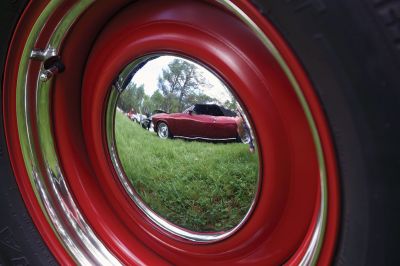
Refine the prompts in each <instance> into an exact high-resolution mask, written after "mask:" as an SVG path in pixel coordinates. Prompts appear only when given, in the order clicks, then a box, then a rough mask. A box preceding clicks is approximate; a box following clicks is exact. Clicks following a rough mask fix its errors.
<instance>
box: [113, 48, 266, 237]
mask: <svg viewBox="0 0 400 266" xmlns="http://www.w3.org/2000/svg"><path fill="white" fill-rule="evenodd" d="M117 80H118V82H116V83H115V84H114V85H113V86H112V87H113V88H112V90H111V95H110V100H109V104H108V111H107V112H108V117H112V118H109V119H108V121H107V131H108V143H109V149H110V152H111V154H112V161H113V163H114V166H115V168H116V172H117V174H118V175H119V178H120V180H121V182H122V184H123V185H124V187H125V189H126V191H127V193H128V194H129V195H130V196H131V198H132V200H133V201H134V202H135V203H136V204H137V205H138V206H139V207H140V209H141V210H142V211H143V212H144V213H145V215H147V216H148V217H149V218H150V219H151V220H152V221H153V222H155V223H156V224H157V225H158V226H160V227H161V228H163V229H164V230H167V231H169V232H170V233H173V234H175V235H177V236H180V237H182V238H185V239H189V240H192V241H198V242H210V241H218V240H220V239H223V238H225V237H227V236H229V235H231V234H232V233H233V232H234V231H236V230H237V229H238V228H239V227H240V226H241V225H242V224H243V223H244V222H245V220H246V219H245V218H246V217H247V216H248V215H249V214H250V211H251V209H252V206H253V202H254V199H255V194H256V192H257V184H258V175H259V174H258V171H259V160H258V153H257V152H254V151H255V150H256V145H255V138H254V134H253V131H252V128H251V124H250V122H249V119H248V118H247V117H246V114H245V112H244V111H243V110H244V109H243V108H242V107H241V105H240V103H239V102H238V100H237V99H236V98H235V96H233V95H232V94H231V92H230V90H229V89H228V88H227V86H226V85H225V84H224V83H223V82H222V81H221V79H219V78H218V77H217V76H216V75H215V74H213V73H212V72H210V71H209V70H207V69H206V68H204V67H202V66H200V65H199V64H197V63H195V62H193V61H190V60H187V59H184V58H182V57H178V56H171V55H153V56H147V57H143V58H141V59H138V60H136V61H134V62H133V63H131V64H130V65H128V66H127V67H126V68H125V69H124V70H123V71H122V72H121V74H120V76H119V77H118V79H117ZM110 127H111V128H110ZM112 127H114V128H112ZM116 152H118V153H116Z"/></svg>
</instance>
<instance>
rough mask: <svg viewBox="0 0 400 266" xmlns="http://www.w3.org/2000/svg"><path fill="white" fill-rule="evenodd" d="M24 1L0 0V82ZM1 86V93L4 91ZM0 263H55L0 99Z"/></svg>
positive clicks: (1, 82)
mask: <svg viewBox="0 0 400 266" xmlns="http://www.w3.org/2000/svg"><path fill="white" fill-rule="evenodd" d="M26 2H27V1H11V0H10V1H1V2H0V25H1V27H0V72H1V80H0V84H3V78H4V76H3V75H4V66H5V61H6V56H7V51H8V49H9V47H8V46H9V43H10V42H11V37H12V33H13V30H14V28H15V26H16V24H17V21H18V19H19V16H20V14H21V13H22V10H23V9H24V7H25V5H26ZM4 89H5V88H3V86H1V95H2V93H3V90H4ZM0 110H1V115H0V120H1V127H0V180H1V184H0V202H1V204H0V213H1V219H0V265H57V263H56V261H55V259H54V257H53V255H52V254H51V253H50V251H49V250H48V248H47V246H46V245H45V243H44V242H43V239H42V238H41V236H40V234H39V232H38V231H37V229H36V227H35V225H34V224H33V222H32V219H31V217H30V215H29V213H28V212H27V209H26V207H25V204H24V201H23V200H22V197H21V194H20V192H19V189H18V186H17V183H16V181H15V178H14V174H13V171H12V168H11V164H10V159H9V156H8V151H7V144H6V141H5V134H4V126H3V113H2V112H3V106H2V101H0Z"/></svg>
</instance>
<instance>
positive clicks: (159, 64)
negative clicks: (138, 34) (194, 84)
mask: <svg viewBox="0 0 400 266" xmlns="http://www.w3.org/2000/svg"><path fill="white" fill-rule="evenodd" d="M175 58H177V57H175V56H169V55H165V56H160V57H158V58H156V59H154V60H151V61H149V62H148V63H146V65H145V66H144V67H142V68H141V69H140V70H139V71H138V72H137V73H136V74H135V75H134V76H133V78H132V80H131V82H134V83H136V84H137V85H138V86H140V85H141V84H143V85H144V91H145V93H146V94H147V95H148V96H151V95H152V94H153V93H154V92H155V91H156V90H157V83H158V77H159V76H160V75H161V73H162V69H163V68H167V66H168V64H169V63H170V62H172V61H173V60H174V59H175ZM179 58H180V57H179ZM180 59H183V58H180ZM188 61H189V60H188ZM189 62H191V63H194V62H192V61H189ZM194 64H195V65H196V66H197V67H198V68H200V69H201V73H203V76H204V77H205V78H206V79H207V80H208V83H209V84H211V85H212V86H211V87H210V88H207V87H203V88H202V90H203V93H204V94H206V95H208V96H210V97H213V98H216V99H218V100H219V101H220V102H221V103H223V102H225V101H226V100H231V93H230V92H229V90H228V89H227V88H226V87H225V86H224V85H223V83H222V82H221V81H220V80H219V79H218V78H217V77H216V76H215V75H214V74H212V73H211V72H210V71H208V70H207V69H205V68H204V67H202V66H200V65H198V64H196V63H194Z"/></svg>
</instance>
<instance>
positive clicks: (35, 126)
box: [16, 0, 121, 265]
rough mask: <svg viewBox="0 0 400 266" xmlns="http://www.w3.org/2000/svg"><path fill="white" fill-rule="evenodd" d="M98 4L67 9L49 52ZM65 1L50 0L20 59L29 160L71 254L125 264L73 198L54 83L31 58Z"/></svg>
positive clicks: (22, 125) (86, 0)
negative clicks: (33, 67)
mask: <svg viewBox="0 0 400 266" xmlns="http://www.w3.org/2000/svg"><path fill="white" fill-rule="evenodd" d="M92 3H93V0H81V1H78V2H77V3H76V4H75V5H73V6H72V7H71V8H70V9H69V10H68V11H67V13H66V14H65V15H64V17H63V18H62V19H61V20H60V21H59V23H58V25H57V26H56V29H55V30H54V32H53V34H52V35H51V37H50V39H49V41H48V43H47V49H46V50H47V51H52V53H55V51H58V50H59V49H60V46H61V43H62V41H63V39H64V37H65V36H66V35H67V34H68V31H69V29H70V28H71V27H72V25H73V24H74V22H75V21H76V19H77V18H78V17H79V16H80V15H81V14H82V13H83V12H84V11H85V10H86V9H87V8H88V7H89V6H90V5H91V4H92ZM61 4H62V1H61V0H53V1H50V2H49V4H48V5H47V6H46V7H45V9H44V10H43V12H42V13H41V14H40V16H39V18H38V19H37V21H36V22H35V24H34V26H33V28H32V30H31V31H30V33H29V36H28V39H27V42H26V44H25V47H24V49H23V53H22V57H21V60H20V63H19V69H18V79H17V88H16V106H17V107H16V108H17V110H16V114H17V125H18V134H19V139H20V145H21V150H22V153H23V159H24V162H25V167H26V170H27V173H28V175H29V178H30V181H31V183H32V188H33V190H34V192H35V194H36V197H37V200H38V202H39V204H40V206H41V208H42V211H43V213H44V214H45V216H46V218H47V220H48V223H49V224H50V225H51V226H52V228H53V230H54V234H55V235H56V236H57V237H58V238H59V240H60V242H61V243H62V245H63V246H64V247H65V249H66V250H67V251H68V252H69V254H70V255H71V257H72V258H73V259H74V260H75V261H76V262H77V263H79V264H83V265H121V263H120V261H119V260H118V259H117V258H116V256H115V255H114V254H112V253H111V252H110V251H109V250H108V249H107V248H106V247H105V246H104V244H103V243H102V241H101V240H100V239H99V238H98V237H97V236H96V234H95V233H94V232H93V230H92V229H91V228H90V226H89V224H88V223H87V222H86V220H85V218H83V215H82V213H81V212H80V210H79V208H78V206H77V204H76V202H75V200H74V198H73V197H72V194H71V192H70V189H69V187H68V185H67V183H66V180H65V178H64V176H63V172H62V170H61V167H60V164H59V161H58V156H57V153H56V150H55V144H54V139H53V135H52V131H51V116H50V102H51V98H50V92H51V82H43V81H41V80H40V73H32V72H30V61H29V60H30V56H31V55H32V54H33V55H37V53H35V52H34V51H36V49H34V48H35V47H34V45H35V43H36V42H37V40H38V36H39V35H40V33H41V31H42V29H43V27H44V26H45V25H46V23H47V21H48V20H49V18H50V16H51V14H52V13H53V12H54V11H55V10H56V9H57V8H58V7H59V6H60V5H61ZM55 54H56V53H55ZM42 69H43V65H42ZM31 75H34V76H37V78H36V80H37V82H36V85H35V86H30V85H28V83H27V80H29V78H28V77H29V76H31ZM31 93H34V94H35V98H36V103H35V105H34V106H31V103H30V102H29V99H30V98H31V97H30V95H31ZM32 107H33V109H34V110H36V113H35V115H36V117H35V119H31V118H30V113H29V110H32ZM35 139H37V140H38V142H39V147H38V149H36V148H35ZM42 165H43V166H44V167H42Z"/></svg>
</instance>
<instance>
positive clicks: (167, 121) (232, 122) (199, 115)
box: [152, 104, 240, 140]
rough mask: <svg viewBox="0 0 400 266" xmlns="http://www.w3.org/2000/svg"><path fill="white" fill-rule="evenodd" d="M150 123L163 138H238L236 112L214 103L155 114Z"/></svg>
mask: <svg viewBox="0 0 400 266" xmlns="http://www.w3.org/2000/svg"><path fill="white" fill-rule="evenodd" d="M152 123H153V125H154V130H155V131H156V132H157V134H158V136H159V137H160V138H163V139H166V138H172V137H175V138H185V139H205V140H237V139H240V138H239V135H238V130H237V128H238V126H237V125H238V118H237V116H236V114H235V113H234V112H232V111H230V110H227V109H225V108H223V107H221V106H218V105H216V104H195V105H193V106H191V107H190V108H188V109H186V110H185V111H183V112H182V113H172V114H166V113H164V114H156V115H154V116H153V117H152Z"/></svg>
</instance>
